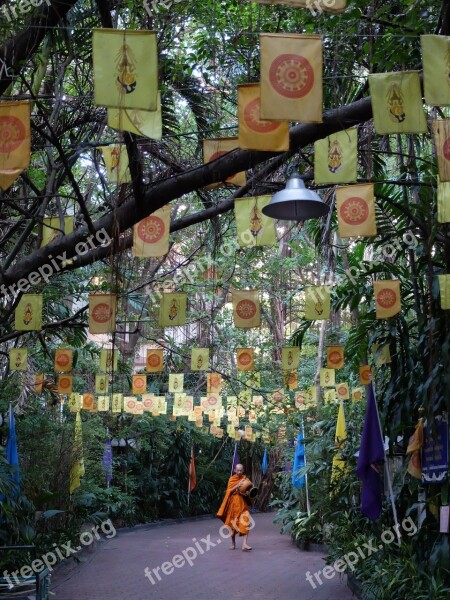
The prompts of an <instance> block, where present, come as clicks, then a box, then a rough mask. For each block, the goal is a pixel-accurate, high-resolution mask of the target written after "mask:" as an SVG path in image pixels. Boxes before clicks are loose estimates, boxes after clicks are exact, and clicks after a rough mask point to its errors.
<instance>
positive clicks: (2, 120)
mask: <svg viewBox="0 0 450 600" xmlns="http://www.w3.org/2000/svg"><path fill="white" fill-rule="evenodd" d="M26 135H27V134H26V130H25V125H24V124H23V123H22V121H21V120H20V119H18V118H17V117H11V116H4V117H0V153H5V154H6V153H8V152H13V151H14V150H16V149H17V148H18V147H19V146H20V144H21V143H22V142H23V141H24V140H25V138H26Z"/></svg>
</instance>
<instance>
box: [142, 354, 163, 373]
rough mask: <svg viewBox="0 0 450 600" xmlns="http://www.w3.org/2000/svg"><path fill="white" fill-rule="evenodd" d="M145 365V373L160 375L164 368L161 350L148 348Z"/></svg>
mask: <svg viewBox="0 0 450 600" xmlns="http://www.w3.org/2000/svg"><path fill="white" fill-rule="evenodd" d="M145 365H146V366H145V369H146V371H147V373H160V372H161V371H162V370H163V368H164V356H163V350H162V348H148V349H147V358H146V363H145Z"/></svg>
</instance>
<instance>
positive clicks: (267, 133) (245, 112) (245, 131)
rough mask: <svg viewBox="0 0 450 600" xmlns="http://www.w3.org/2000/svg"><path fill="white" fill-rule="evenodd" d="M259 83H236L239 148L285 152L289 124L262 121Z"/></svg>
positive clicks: (287, 142) (287, 144) (287, 147)
mask: <svg viewBox="0 0 450 600" xmlns="http://www.w3.org/2000/svg"><path fill="white" fill-rule="evenodd" d="M260 108H261V87H260V85H259V83H248V84H245V85H238V122H239V148H241V150H262V151H270V152H285V151H286V150H289V124H288V123H287V122H284V123H283V122H279V121H263V120H262V119H261V115H260Z"/></svg>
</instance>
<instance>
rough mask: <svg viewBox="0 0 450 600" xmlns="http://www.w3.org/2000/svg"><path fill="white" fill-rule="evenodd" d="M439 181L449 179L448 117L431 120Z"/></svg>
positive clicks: (449, 139)
mask: <svg viewBox="0 0 450 600" xmlns="http://www.w3.org/2000/svg"><path fill="white" fill-rule="evenodd" d="M432 125H433V134H434V144H435V146H436V154H437V160H438V169H439V179H440V181H450V119H443V120H440V121H433V122H432Z"/></svg>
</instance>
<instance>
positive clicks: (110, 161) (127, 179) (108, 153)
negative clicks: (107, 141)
mask: <svg viewBox="0 0 450 600" xmlns="http://www.w3.org/2000/svg"><path fill="white" fill-rule="evenodd" d="M99 150H101V151H102V153H103V160H104V161H105V167H106V172H107V174H108V181H110V182H111V183H114V184H115V185H121V184H122V183H131V173H130V169H129V163H128V154H127V149H126V147H125V146H124V145H123V144H111V146H99Z"/></svg>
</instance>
